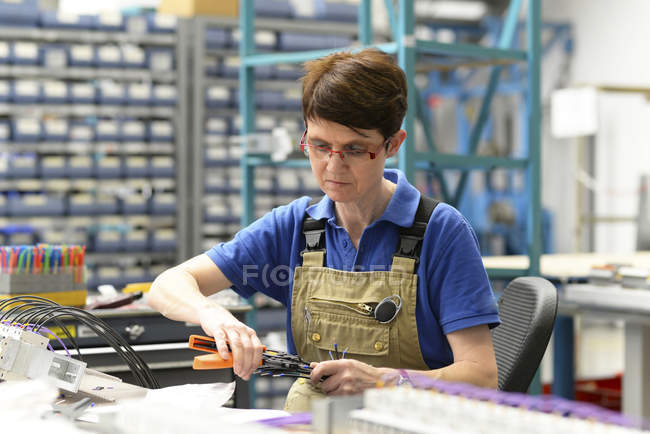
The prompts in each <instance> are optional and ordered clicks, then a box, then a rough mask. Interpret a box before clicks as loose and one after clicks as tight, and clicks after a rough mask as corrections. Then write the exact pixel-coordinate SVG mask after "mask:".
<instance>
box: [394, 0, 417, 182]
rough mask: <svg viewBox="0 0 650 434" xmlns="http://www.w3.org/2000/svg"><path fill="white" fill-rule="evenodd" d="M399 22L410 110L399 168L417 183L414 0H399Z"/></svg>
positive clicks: (401, 62)
mask: <svg viewBox="0 0 650 434" xmlns="http://www.w3.org/2000/svg"><path fill="white" fill-rule="evenodd" d="M398 15H399V16H398V18H399V24H398V26H397V41H396V42H397V47H398V48H397V59H398V61H399V66H400V67H401V68H402V69H403V70H404V73H405V74H406V83H407V86H408V100H407V101H408V110H407V111H406V117H405V118H404V123H403V126H402V128H404V129H405V130H406V140H405V141H404V143H402V147H401V148H400V150H399V162H398V168H399V169H400V170H401V171H402V172H404V174H405V175H406V177H407V179H408V180H409V181H410V182H411V183H412V184H415V158H414V155H415V113H416V111H417V99H416V92H418V89H417V87H416V86H415V34H414V28H415V17H414V15H413V0H399V14H398Z"/></svg>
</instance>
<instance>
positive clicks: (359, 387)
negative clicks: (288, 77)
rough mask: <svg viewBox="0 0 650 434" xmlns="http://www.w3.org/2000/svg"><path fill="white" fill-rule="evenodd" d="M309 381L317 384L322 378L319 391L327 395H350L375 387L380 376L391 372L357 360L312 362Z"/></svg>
mask: <svg viewBox="0 0 650 434" xmlns="http://www.w3.org/2000/svg"><path fill="white" fill-rule="evenodd" d="M310 366H311V368H313V369H312V371H311V381H312V382H313V383H314V384H318V383H319V382H320V380H321V378H322V377H328V378H326V379H325V380H323V382H322V383H321V389H322V390H323V392H325V393H326V394H328V395H352V394H356V393H361V392H362V391H364V390H365V389H369V388H371V387H375V386H376V385H377V382H378V381H379V380H381V379H382V376H384V375H385V374H387V373H388V372H390V371H392V369H388V368H375V367H373V366H370V365H368V364H365V363H362V362H360V361H358V360H354V359H349V360H326V361H324V362H318V363H317V362H313V363H312V364H311V365H310Z"/></svg>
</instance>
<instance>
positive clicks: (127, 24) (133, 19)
mask: <svg viewBox="0 0 650 434" xmlns="http://www.w3.org/2000/svg"><path fill="white" fill-rule="evenodd" d="M124 31H125V32H126V33H130V34H132V35H143V34H145V33H147V18H146V17H145V16H143V15H130V14H128V13H125V14H124Z"/></svg>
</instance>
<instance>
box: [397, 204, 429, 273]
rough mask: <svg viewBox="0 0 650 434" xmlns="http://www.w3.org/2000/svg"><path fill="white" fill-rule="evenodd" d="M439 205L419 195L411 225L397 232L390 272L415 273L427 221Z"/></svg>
mask: <svg viewBox="0 0 650 434" xmlns="http://www.w3.org/2000/svg"><path fill="white" fill-rule="evenodd" d="M439 203H440V202H439V201H437V200H435V199H432V198H430V197H427V196H424V195H420V203H419V204H418V209H417V211H416V212H415V217H414V218H413V225H412V226H411V227H410V228H400V230H399V243H398V245H397V250H396V251H395V253H394V254H393V265H392V267H391V270H393V271H401V272H406V273H415V270H416V268H417V265H418V263H419V262H420V251H421V250H422V241H423V240H424V234H425V232H426V230H427V225H428V224H429V219H430V218H431V214H433V210H434V209H436V206H437V205H438V204H439Z"/></svg>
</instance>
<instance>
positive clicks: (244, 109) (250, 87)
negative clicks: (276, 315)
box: [239, 0, 257, 408]
mask: <svg viewBox="0 0 650 434" xmlns="http://www.w3.org/2000/svg"><path fill="white" fill-rule="evenodd" d="M254 6H255V5H254V0H239V29H240V32H241V39H240V41H239V58H240V59H245V58H246V56H249V55H251V54H254V50H255V40H254V35H255V21H254V18H255V16H254V13H255V12H254V11H255V8H254ZM240 64H241V66H240V67H239V112H240V114H241V118H242V127H241V132H240V134H241V136H242V137H243V138H244V140H246V136H247V135H248V134H251V133H253V132H254V131H255V88H254V85H255V84H254V78H255V70H254V67H253V66H248V65H246V64H245V63H244V62H243V61H242V62H241V63H240ZM245 143H246V142H244V153H243V157H242V159H241V165H240V167H241V175H242V202H243V203H242V215H241V225H242V227H245V226H248V225H249V224H250V223H251V222H252V221H253V219H254V218H255V190H254V185H255V183H254V178H253V177H254V175H255V166H253V165H251V164H249V161H248V155H247V150H246V145H245ZM246 323H247V324H248V325H249V326H250V327H252V328H255V326H256V323H257V312H256V310H255V308H254V307H253V310H252V311H250V312H249V313H247V314H246ZM248 390H249V396H250V403H251V408H255V401H256V398H257V393H256V390H255V378H251V380H250V381H249V383H248Z"/></svg>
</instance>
